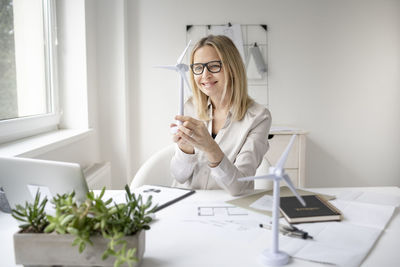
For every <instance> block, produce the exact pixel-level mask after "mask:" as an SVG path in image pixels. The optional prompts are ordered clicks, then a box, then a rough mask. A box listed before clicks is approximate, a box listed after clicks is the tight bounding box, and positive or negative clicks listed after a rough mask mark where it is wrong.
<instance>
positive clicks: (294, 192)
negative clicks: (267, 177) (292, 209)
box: [282, 174, 306, 207]
mask: <svg viewBox="0 0 400 267" xmlns="http://www.w3.org/2000/svg"><path fill="white" fill-rule="evenodd" d="M282 178H283V180H285V182H286V184H287V185H288V187H289V188H290V190H291V191H292V192H293V194H294V195H295V196H296V197H297V199H298V200H299V201H300V203H301V205H303V206H304V207H305V206H306V202H305V201H304V199H303V198H302V197H301V196H300V195H299V193H297V191H296V188H295V187H294V185H293V184H292V181H291V180H290V177H289V176H288V175H287V174H284V175H283V176H282Z"/></svg>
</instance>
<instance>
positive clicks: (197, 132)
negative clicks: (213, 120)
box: [175, 115, 223, 162]
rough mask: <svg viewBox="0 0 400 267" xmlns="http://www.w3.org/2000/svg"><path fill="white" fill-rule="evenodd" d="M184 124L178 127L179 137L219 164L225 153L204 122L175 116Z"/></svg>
mask: <svg viewBox="0 0 400 267" xmlns="http://www.w3.org/2000/svg"><path fill="white" fill-rule="evenodd" d="M175 119H176V120H179V121H181V122H182V125H180V126H179V127H178V132H177V135H178V136H180V137H181V138H182V139H183V140H185V141H186V142H188V143H190V144H191V145H192V146H194V147H196V148H197V149H199V150H202V151H204V152H205V153H206V155H207V158H208V160H209V161H210V162H219V161H221V160H222V158H223V152H222V151H221V149H220V147H219V146H218V144H217V143H216V142H215V141H214V139H213V138H212V137H211V135H210V134H209V132H208V130H207V128H206V126H205V124H204V122H202V121H199V120H196V119H194V118H192V117H189V116H180V115H177V116H175Z"/></svg>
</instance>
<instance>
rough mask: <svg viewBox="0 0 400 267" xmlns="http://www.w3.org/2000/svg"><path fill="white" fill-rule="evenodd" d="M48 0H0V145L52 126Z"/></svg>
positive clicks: (53, 67)
mask: <svg viewBox="0 0 400 267" xmlns="http://www.w3.org/2000/svg"><path fill="white" fill-rule="evenodd" d="M55 33H56V26H55V7H54V1H53V0H15V1H12V0H0V143H4V142H8V141H11V140H15V139H19V138H23V137H26V136H30V135H34V134H38V133H41V132H45V131H49V130H54V129H56V128H57V124H58V122H59V115H58V111H57V110H58V106H57V98H56V93H57V90H56V89H57V86H56V85H57V79H56V78H57V71H56V47H55V46H56V34H55Z"/></svg>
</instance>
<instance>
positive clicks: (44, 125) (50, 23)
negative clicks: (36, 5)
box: [0, 0, 61, 144]
mask: <svg viewBox="0 0 400 267" xmlns="http://www.w3.org/2000/svg"><path fill="white" fill-rule="evenodd" d="M42 3H43V7H42V8H43V22H44V23H43V25H44V29H43V31H44V40H45V44H44V45H45V46H44V49H45V53H44V54H45V70H44V71H45V80H46V92H47V110H48V113H46V114H41V115H34V116H26V117H19V118H13V119H7V120H1V121H0V144H4V143H8V142H12V141H15V140H18V139H22V138H26V137H30V136H33V135H37V134H41V133H45V132H49V131H54V130H57V129H58V125H59V123H60V118H61V114H60V109H59V99H58V98H59V97H58V96H59V92H58V89H59V87H58V67H57V66H58V61H57V45H58V43H57V23H56V22H57V20H56V5H55V0H43V2H42Z"/></svg>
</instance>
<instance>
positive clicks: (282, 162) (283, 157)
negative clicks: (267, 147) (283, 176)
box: [275, 134, 296, 170]
mask: <svg viewBox="0 0 400 267" xmlns="http://www.w3.org/2000/svg"><path fill="white" fill-rule="evenodd" d="M294 139H296V135H295V134H294V135H293V136H292V138H291V139H290V141H289V144H288V145H287V147H286V149H285V151H284V152H283V153H282V155H281V157H280V158H279V160H278V163H277V164H276V166H275V168H276V169H280V170H282V169H283V165H285V162H286V159H287V156H288V155H289V152H290V149H291V148H292V145H293V142H294Z"/></svg>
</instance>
